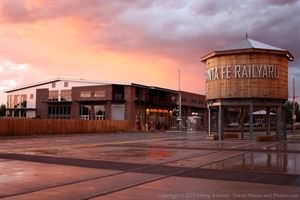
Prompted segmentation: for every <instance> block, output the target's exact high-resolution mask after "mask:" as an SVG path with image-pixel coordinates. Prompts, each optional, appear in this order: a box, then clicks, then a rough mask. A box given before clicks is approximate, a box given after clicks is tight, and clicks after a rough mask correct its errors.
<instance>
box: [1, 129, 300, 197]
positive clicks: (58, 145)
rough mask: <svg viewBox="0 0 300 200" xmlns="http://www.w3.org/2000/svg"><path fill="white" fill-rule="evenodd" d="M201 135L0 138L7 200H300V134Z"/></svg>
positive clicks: (3, 184)
mask: <svg viewBox="0 0 300 200" xmlns="http://www.w3.org/2000/svg"><path fill="white" fill-rule="evenodd" d="M205 138H206V135H205V133H204V132H197V133H185V132H169V133H118V134H117V133H116V134H90V135H69V136H66V135H65V136H64V135H59V136H44V137H31V138H28V137H22V138H0V198H2V199H38V200H40V199H53V200H54V199H55V200H57V199H64V200H65V199H70V200H71V199H95V200H96V199H97V200H98V199H172V200H173V199H300V134H296V135H289V137H288V140H287V141H282V142H278V141H273V142H256V141H254V140H247V139H240V140H238V139H232V140H229V139H228V140H224V141H206V139H205Z"/></svg>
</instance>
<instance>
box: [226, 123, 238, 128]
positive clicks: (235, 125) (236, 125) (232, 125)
mask: <svg viewBox="0 0 300 200" xmlns="http://www.w3.org/2000/svg"><path fill="white" fill-rule="evenodd" d="M239 125H240V124H239V123H238V122H231V123H229V124H228V127H238V126H239Z"/></svg>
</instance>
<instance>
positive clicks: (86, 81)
mask: <svg viewBox="0 0 300 200" xmlns="http://www.w3.org/2000/svg"><path fill="white" fill-rule="evenodd" d="M58 81H69V82H80V83H83V84H84V83H89V84H91V83H92V84H99V85H113V84H115V85H131V83H121V82H109V81H97V80H87V79H74V78H53V79H50V80H46V81H41V82H38V83H33V84H28V85H24V86H20V87H16V88H12V89H10V90H6V91H4V92H5V93H9V92H14V91H18V90H23V89H28V88H32V87H37V86H41V85H46V84H49V83H54V82H58Z"/></svg>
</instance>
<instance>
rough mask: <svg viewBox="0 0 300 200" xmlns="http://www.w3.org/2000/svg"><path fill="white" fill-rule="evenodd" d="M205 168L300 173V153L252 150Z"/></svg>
mask: <svg viewBox="0 0 300 200" xmlns="http://www.w3.org/2000/svg"><path fill="white" fill-rule="evenodd" d="M204 168H209V169H219V170H222V169H226V170H244V171H259V172H272V173H286V174H300V155H299V154H296V153H272V152H267V153H265V152H250V153H245V154H242V155H240V156H237V157H234V158H231V159H228V160H225V161H221V162H217V163H214V164H211V165H208V166H205V167H204Z"/></svg>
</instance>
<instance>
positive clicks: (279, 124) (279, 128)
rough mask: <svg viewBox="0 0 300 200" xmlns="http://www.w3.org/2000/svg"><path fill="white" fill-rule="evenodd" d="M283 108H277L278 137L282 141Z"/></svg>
mask: <svg viewBox="0 0 300 200" xmlns="http://www.w3.org/2000/svg"><path fill="white" fill-rule="evenodd" d="M281 115H282V108H281V106H278V107H277V113H276V136H277V138H278V139H279V140H280V139H281V129H282V124H281V122H282V117H281Z"/></svg>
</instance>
